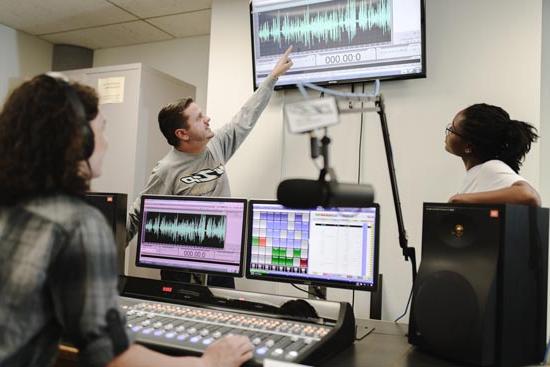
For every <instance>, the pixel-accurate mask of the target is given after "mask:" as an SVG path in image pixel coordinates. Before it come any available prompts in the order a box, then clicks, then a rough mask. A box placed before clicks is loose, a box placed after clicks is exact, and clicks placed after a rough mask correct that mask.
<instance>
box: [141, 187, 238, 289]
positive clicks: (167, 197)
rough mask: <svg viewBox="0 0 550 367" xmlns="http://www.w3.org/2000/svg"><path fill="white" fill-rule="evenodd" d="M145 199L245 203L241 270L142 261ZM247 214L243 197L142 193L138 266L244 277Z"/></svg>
mask: <svg viewBox="0 0 550 367" xmlns="http://www.w3.org/2000/svg"><path fill="white" fill-rule="evenodd" d="M145 199H160V200H179V201H217V202H239V203H242V204H243V211H244V213H243V224H242V233H241V254H240V256H239V271H238V272H237V273H227V272H223V271H213V270H200V269H190V268H178V267H173V266H164V265H155V264H148V263H147V264H145V263H142V262H140V260H139V254H140V250H141V236H142V235H141V232H142V231H141V228H142V221H143V207H144V204H145ZM247 214H248V205H247V200H246V199H243V198H226V197H210V196H176V195H142V196H141V203H140V212H139V231H138V240H137V245H136V260H135V265H136V267H142V268H152V269H161V270H174V271H179V272H182V273H197V274H207V275H221V276H226V277H233V278H237V277H242V276H243V273H244V271H243V266H244V256H245V254H244V250H245V242H246V237H245V236H246V224H247Z"/></svg>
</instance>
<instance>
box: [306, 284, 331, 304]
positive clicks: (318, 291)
mask: <svg viewBox="0 0 550 367" xmlns="http://www.w3.org/2000/svg"><path fill="white" fill-rule="evenodd" d="M307 290H308V296H307V298H309V299H322V300H325V301H326V299H327V287H323V286H320V285H308V286H307Z"/></svg>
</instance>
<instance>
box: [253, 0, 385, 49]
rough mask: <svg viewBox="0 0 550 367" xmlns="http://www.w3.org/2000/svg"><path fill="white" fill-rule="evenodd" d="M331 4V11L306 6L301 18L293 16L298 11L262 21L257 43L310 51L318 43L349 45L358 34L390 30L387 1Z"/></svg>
mask: <svg viewBox="0 0 550 367" xmlns="http://www.w3.org/2000/svg"><path fill="white" fill-rule="evenodd" d="M333 3H334V4H335V6H333V7H331V8H327V7H323V8H321V7H317V8H315V9H313V10H312V9H311V8H310V6H309V5H307V6H305V8H304V10H303V14H302V15H301V16H297V15H296V13H298V12H297V11H292V12H290V11H278V12H277V13H276V15H275V14H272V16H271V19H270V20H264V21H263V22H261V24H260V25H259V31H258V36H259V39H260V42H274V43H276V44H278V46H279V47H282V46H283V43H284V44H298V45H303V46H305V47H306V48H309V47H312V46H314V45H315V44H317V43H320V42H324V43H327V42H333V43H338V44H341V43H343V42H347V43H348V44H352V42H353V40H354V39H355V38H356V37H357V36H358V35H359V34H364V33H365V32H369V31H372V30H376V33H378V32H379V31H381V32H382V34H385V33H388V32H390V30H391V19H392V9H391V6H390V4H389V0H379V1H373V0H347V2H345V1H336V2H333ZM323 4H326V3H323ZM342 4H343V5H344V6H342ZM293 10H294V8H293ZM268 19H269V18H268Z"/></svg>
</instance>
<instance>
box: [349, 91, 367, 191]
mask: <svg viewBox="0 0 550 367" xmlns="http://www.w3.org/2000/svg"><path fill="white" fill-rule="evenodd" d="M351 92H352V93H353V92H354V90H353V88H352V91H351ZM362 93H363V94H364V93H365V83H363V90H362ZM350 104H351V101H350ZM363 105H364V102H362V101H361V125H360V128H359V162H358V169H357V183H358V184H360V183H361V165H362V164H361V163H362V160H361V157H362V156H363V125H364V112H363Z"/></svg>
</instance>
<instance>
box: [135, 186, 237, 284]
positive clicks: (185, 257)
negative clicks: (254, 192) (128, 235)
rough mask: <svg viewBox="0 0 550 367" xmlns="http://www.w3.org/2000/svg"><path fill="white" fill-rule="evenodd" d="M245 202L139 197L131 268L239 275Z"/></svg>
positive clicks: (151, 196) (175, 197) (202, 198)
mask: <svg viewBox="0 0 550 367" xmlns="http://www.w3.org/2000/svg"><path fill="white" fill-rule="evenodd" d="M245 218H246V200H245V199H230V198H208V197H189V196H186V197H185V196H153V195H143V196H142V197H141V215H140V230H139V233H138V246H137V256H136V266H144V267H152V268H160V269H172V270H179V271H185V272H197V273H206V274H219V275H226V276H241V275H242V258H243V249H244V235H245V230H244V228H245Z"/></svg>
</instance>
